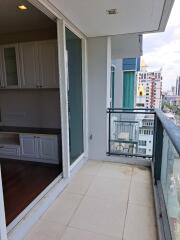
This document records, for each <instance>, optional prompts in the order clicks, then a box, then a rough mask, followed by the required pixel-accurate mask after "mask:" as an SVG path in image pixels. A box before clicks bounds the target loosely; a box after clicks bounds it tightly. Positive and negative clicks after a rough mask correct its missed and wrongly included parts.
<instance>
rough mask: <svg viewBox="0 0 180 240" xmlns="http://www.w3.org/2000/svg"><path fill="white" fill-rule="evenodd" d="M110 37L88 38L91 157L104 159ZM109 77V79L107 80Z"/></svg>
mask: <svg viewBox="0 0 180 240" xmlns="http://www.w3.org/2000/svg"><path fill="white" fill-rule="evenodd" d="M109 44H110V42H109V38H107V37H100V38H88V41H87V46H88V116H89V159H97V160H98V159H99V160H103V159H104V158H105V157H106V152H107V113H106V109H107V105H108V102H107V83H108V84H109V81H110V79H109V77H110V68H111V54H110V47H109ZM107 79H108V80H107Z"/></svg>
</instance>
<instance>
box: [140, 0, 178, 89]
mask: <svg viewBox="0 0 180 240" xmlns="http://www.w3.org/2000/svg"><path fill="white" fill-rule="evenodd" d="M179 9H180V1H179V0H176V2H175V4H174V7H173V10H172V13H171V16H170V19H169V22H168V25H167V28H166V31H165V32H164V33H155V34H148V35H145V37H144V59H145V62H146V64H147V65H148V66H150V67H153V68H156V69H157V68H161V67H162V68H163V89H170V87H171V86H172V85H175V81H176V77H177V75H180V17H179Z"/></svg>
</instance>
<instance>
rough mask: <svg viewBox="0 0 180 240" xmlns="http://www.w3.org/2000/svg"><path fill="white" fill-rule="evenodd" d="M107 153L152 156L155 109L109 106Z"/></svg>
mask: <svg viewBox="0 0 180 240" xmlns="http://www.w3.org/2000/svg"><path fill="white" fill-rule="evenodd" d="M107 113H108V115H109V116H108V119H109V139H108V153H107V154H108V155H125V156H136V157H146V158H152V157H153V135H154V119H155V117H154V116H155V111H154V110H153V109H139V108H138V109H122V108H109V109H108V110H107Z"/></svg>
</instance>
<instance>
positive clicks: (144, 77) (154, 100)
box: [136, 61, 162, 108]
mask: <svg viewBox="0 0 180 240" xmlns="http://www.w3.org/2000/svg"><path fill="white" fill-rule="evenodd" d="M161 103H162V74H161V70H159V71H153V72H152V71H151V72H149V71H147V66H146V65H145V64H144V62H143V61H142V63H141V71H139V72H137V98H136V106H137V107H144V108H161Z"/></svg>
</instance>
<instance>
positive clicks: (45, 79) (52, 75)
mask: <svg viewBox="0 0 180 240" xmlns="http://www.w3.org/2000/svg"><path fill="white" fill-rule="evenodd" d="M37 44H38V59H39V69H40V80H41V86H42V87H43V88H58V86H59V77H58V48H57V41H54V40H53V41H43V42H38V43H37Z"/></svg>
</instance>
